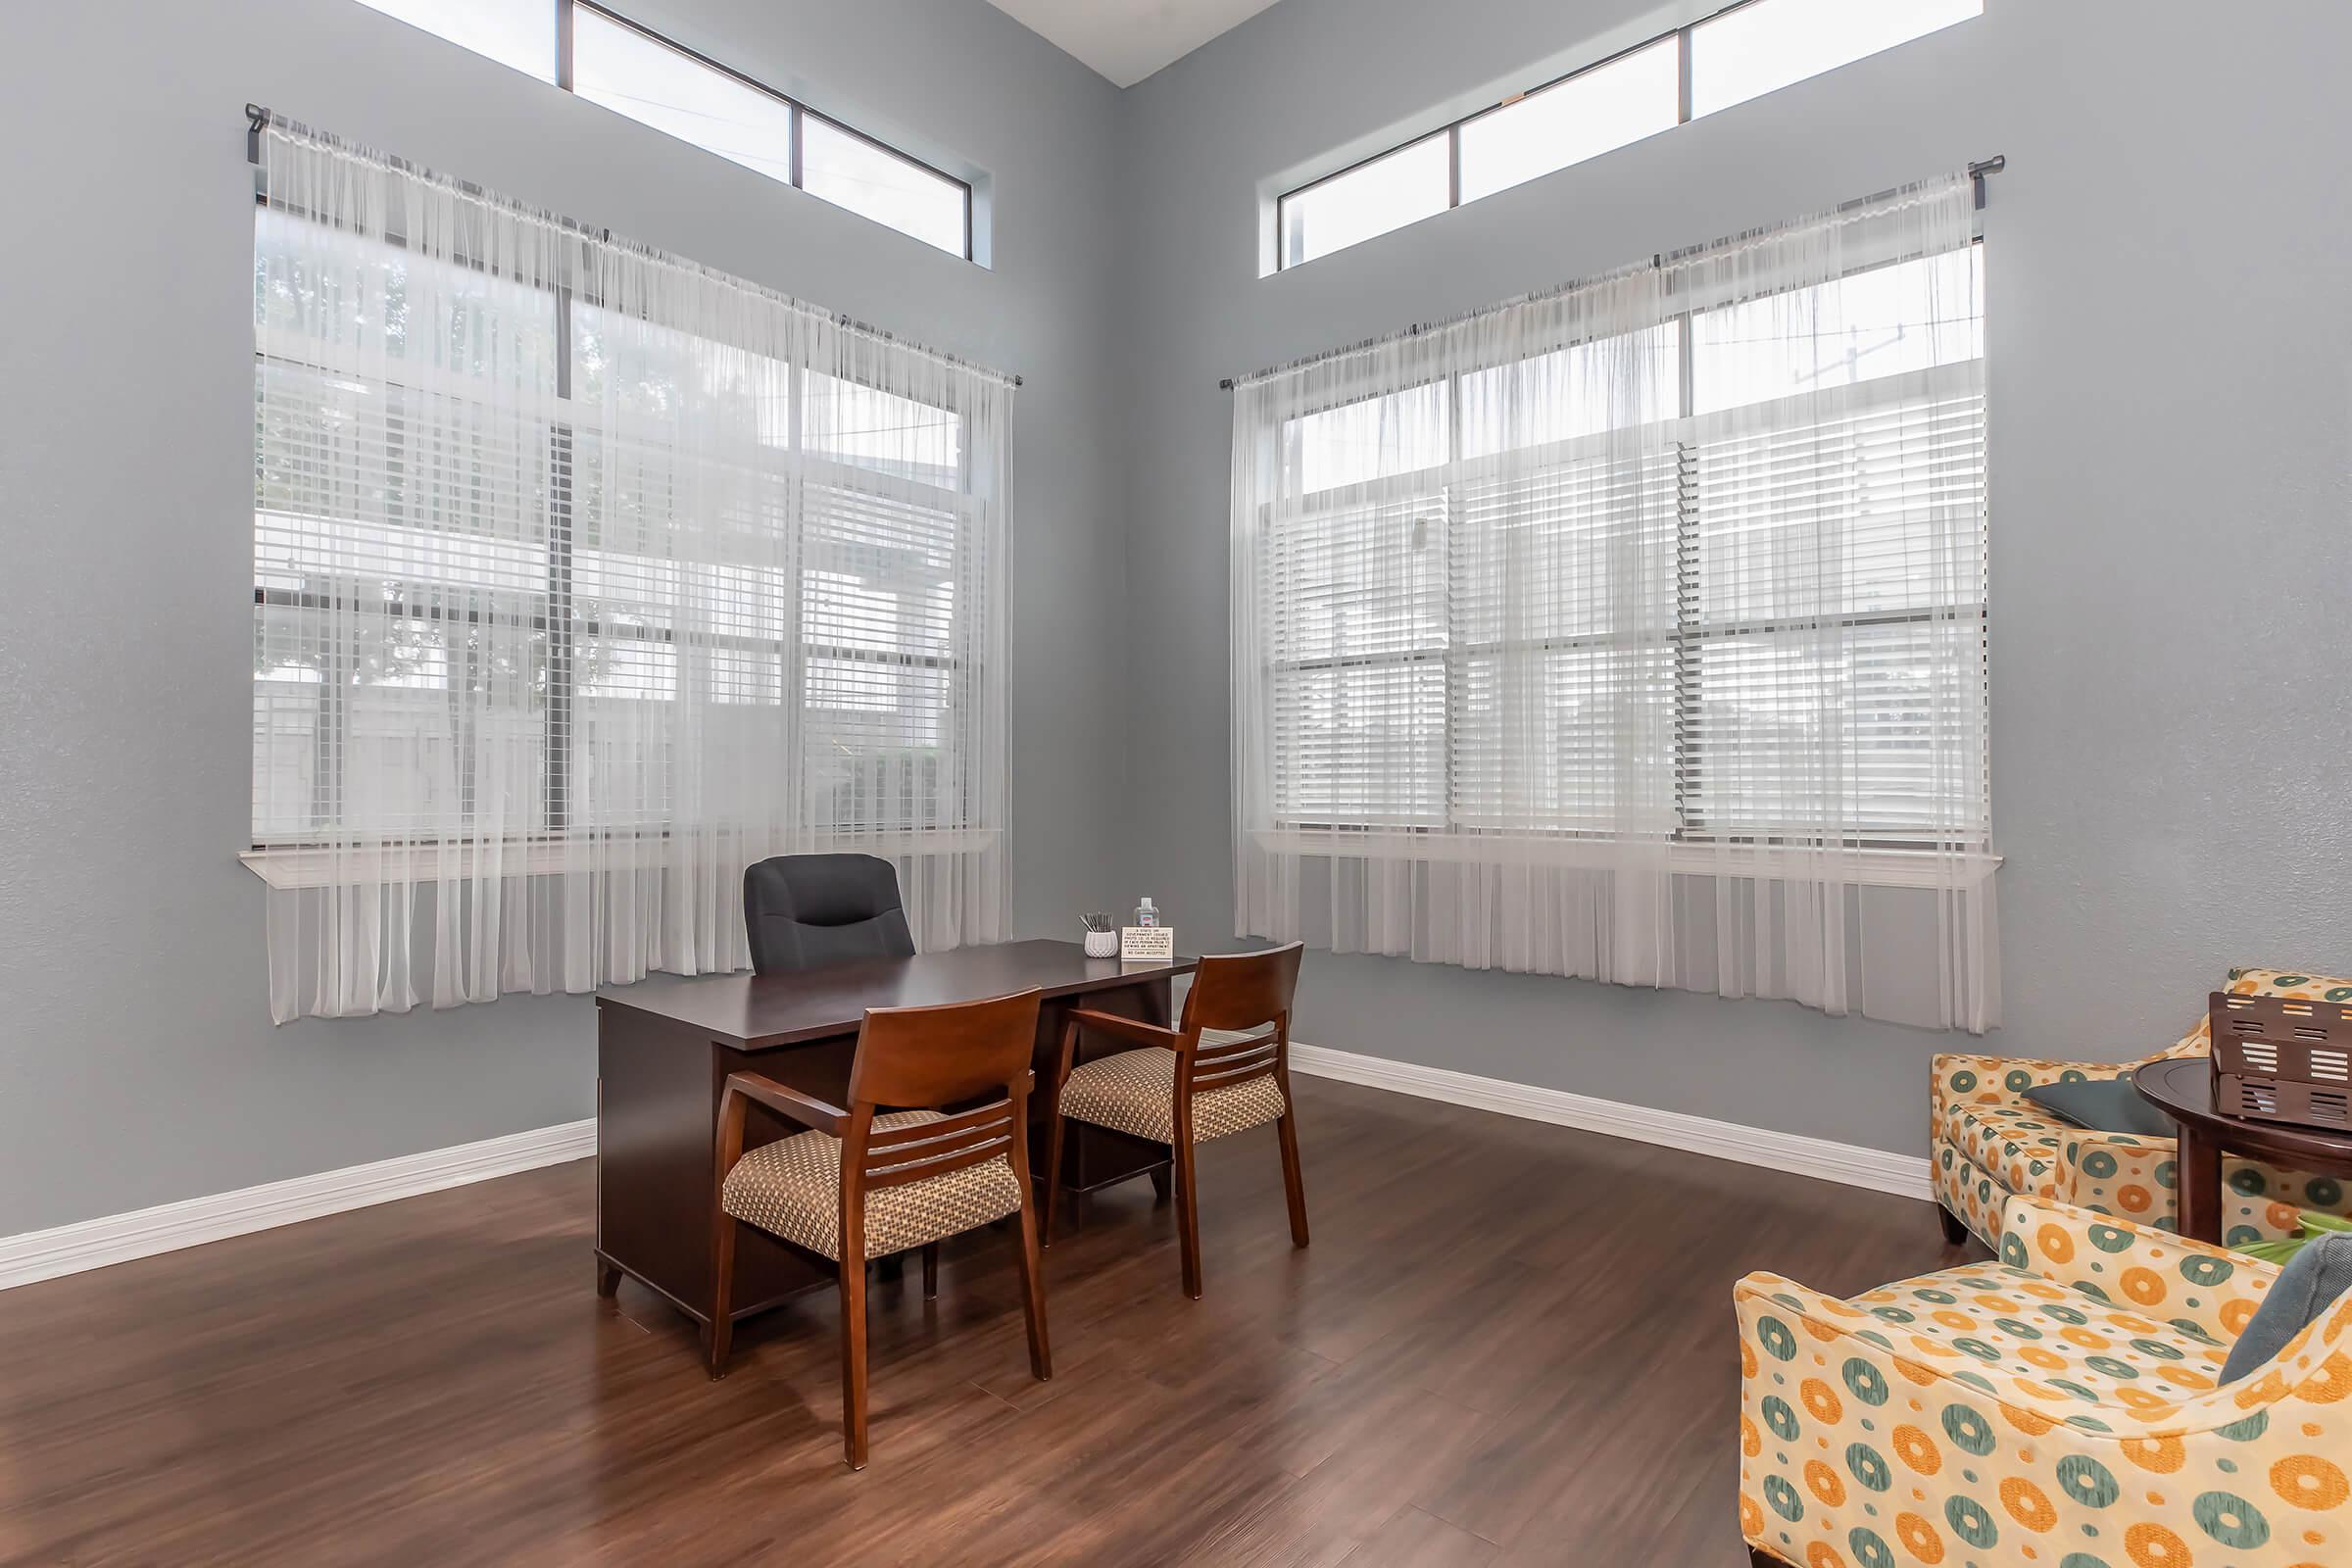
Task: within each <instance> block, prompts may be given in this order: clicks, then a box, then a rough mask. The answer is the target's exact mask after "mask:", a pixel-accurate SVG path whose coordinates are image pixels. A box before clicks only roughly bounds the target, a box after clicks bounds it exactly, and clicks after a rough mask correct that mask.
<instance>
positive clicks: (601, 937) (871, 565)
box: [249, 125, 1011, 1022]
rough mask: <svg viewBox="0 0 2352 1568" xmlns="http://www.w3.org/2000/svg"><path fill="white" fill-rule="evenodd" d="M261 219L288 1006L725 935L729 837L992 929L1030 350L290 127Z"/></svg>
mask: <svg viewBox="0 0 2352 1568" xmlns="http://www.w3.org/2000/svg"><path fill="white" fill-rule="evenodd" d="M262 149H263V157H262V175H261V178H262V187H261V194H262V195H263V197H264V203H263V205H261V206H259V207H257V209H256V228H255V235H256V244H255V255H256V265H255V327H256V337H255V427H256V454H255V485H256V498H255V561H254V583H255V596H254V597H255V617H256V618H255V645H254V688H253V689H254V799H253V810H254V822H253V839H254V845H255V853H254V854H253V855H252V856H251V857H249V860H250V861H251V863H253V864H254V866H255V868H256V869H257V870H258V871H259V872H260V873H261V874H262V875H263V877H264V878H265V880H266V881H268V883H269V884H270V892H269V894H268V898H267V905H268V911H269V946H270V1011H271V1015H272V1017H274V1018H276V1019H277V1020H278V1021H280V1022H283V1021H285V1020H287V1019H289V1018H292V1017H296V1016H299V1015H302V1014H306V1013H308V1014H316V1015H320V1016H344V1015H349V1014H356V1013H368V1012H374V1011H378V1010H393V1011H399V1010H404V1009H406V1008H408V1007H409V1006H411V1005H415V1004H416V1003H417V1002H419V1001H422V1000H424V999H425V998H426V997H428V996H429V997H430V999H431V1001H432V1003H433V1005H436V1006H449V1005H456V1004H459V1003H462V1002H473V1001H486V1000H489V999H491V998H493V997H496V996H497V995H499V994H500V993H501V992H505V991H537V992H548V991H559V990H560V991H575V992H576V991H585V990H589V989H592V988H594V987H596V986H598V985H601V984H606V983H609V982H614V981H626V980H634V979H638V978H640V977H642V976H643V975H645V974H646V973H647V972H649V971H650V970H655V969H665V970H671V971H675V972H679V973H686V974H693V973H700V972H705V971H711V970H725V969H732V968H740V967H743V966H744V965H745V964H746V962H747V961H748V955H747V951H746V946H745V938H744V932H743V920H742V909H741V892H740V886H741V876H742V872H743V868H744V866H745V865H746V864H748V863H750V862H751V861H753V860H756V859H759V858H763V857H765V856H769V855H775V854H784V853H793V852H801V851H815V850H858V851H865V852H868V853H872V854H876V855H881V856H884V857H887V858H891V859H893V860H895V861H896V862H897V864H898V867H899V873H900V878H901V882H902V885H903V888H904V890H905V894H906V900H907V913H908V916H909V920H910V922H911V924H912V926H913V930H914V933H915V938H916V941H917V943H918V944H919V945H920V946H922V947H924V948H926V949H931V948H944V947H953V946H956V945H958V944H962V943H973V942H993V941H998V940H1001V939H1002V937H1003V935H1004V926H1005V869H1004V855H1003V845H1002V828H1003V824H1004V810H1005V699H1004V680H1005V657H1004V650H1005V642H1004V640H1005V558H1006V542H1005V541H1006V504H1007V495H1006V484H1007V478H1008V457H1009V451H1010V413H1011V387H1010V385H1009V383H1008V382H1006V381H1005V379H1004V378H1003V377H1001V376H998V375H996V374H994V373H992V372H988V371H984V370H979V369H975V368H970V367H967V366H963V365H959V364H956V363H955V362H953V361H950V360H947V359H944V358H942V357H940V356H937V355H934V354H930V353H927V352H925V351H922V350H920V349H915V348H911V347H908V346H907V345H904V344H899V343H894V342H892V341H891V340H889V339H888V338H887V337H885V336H883V335H881V334H879V333H877V332H874V331H872V330H870V329H866V328H862V327H858V326H853V325H850V324H847V323H844V322H842V321H840V320H837V319H834V318H832V317H830V316H828V315H826V314H824V313H822V312H819V311H816V310H814V309H812V308H810V307H809V306H806V305H802V304H799V303H796V302H793V301H791V300H787V299H784V298H782V297H780V296H778V295H775V294H772V293H769V292H767V291H765V290H762V289H760V288H758V287H756V286H754V285H751V284H748V283H745V282H742V281H740V280H738V279H734V278H730V277H726V276H722V275H720V274H717V273H714V272H711V271H709V270H704V269H702V268H699V267H696V266H694V265H693V264H691V263H687V262H683V261H680V260H678V259H676V258H674V257H668V256H663V255H661V254H658V253H654V252H650V251H646V250H643V249H640V248H637V247H634V246H630V245H626V244H623V243H619V242H614V241H612V240H610V239H609V238H604V237H599V236H596V235H591V234H588V233H585V232H583V231H581V230H580V229H578V228H576V227H574V226H571V225H569V224H567V223H565V222H564V221H562V220H559V219H556V218H553V217H550V216H548V215H545V214H541V213H536V212H532V211H529V210H526V209H524V208H521V207H518V206H516V205H515V204H512V203H509V202H505V201H502V200H499V199H497V198H494V197H489V196H485V195H483V194H482V193H480V192H478V191H475V190H473V189H471V188H470V187H466V186H463V185H460V184H459V183H457V182H455V181H452V180H449V179H446V178H441V177H438V176H434V175H431V174H427V173H423V172H417V171H414V170H411V169H409V168H407V167H406V166H404V165H401V164H399V163H398V162H397V161H395V160H390V159H386V158H384V157H381V156H379V155H375V154H371V153H368V152H365V151H362V150H358V149H354V148H350V147H347V146H344V145H342V144H339V143H336V142H334V141H332V140H331V139H328V138H324V137H320V136H317V135H314V134H311V133H308V132H304V131H300V130H296V129H293V128H290V127H286V126H283V125H273V126H271V127H270V129H269V130H268V131H267V132H266V134H265V135H264V136H263V139H262Z"/></svg>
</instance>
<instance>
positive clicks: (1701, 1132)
mask: <svg viewBox="0 0 2352 1568" xmlns="http://www.w3.org/2000/svg"><path fill="white" fill-rule="evenodd" d="M1291 1065H1292V1067H1293V1068H1295V1069H1296V1070H1298V1071H1299V1072H1302V1073H1307V1074H1310V1075H1312V1076H1314V1077H1317V1078H1336V1079H1339V1080H1341V1081H1342V1082H1345V1083H1351V1084H1364V1085H1366V1086H1368V1087H1370V1088H1374V1089H1387V1090H1391V1091H1394V1092H1395V1093H1397V1094H1401V1095H1413V1096H1417V1097H1418V1098H1420V1099H1423V1100H1442V1101H1444V1102H1446V1103H1447V1104H1452V1105H1468V1106H1471V1107H1473V1108H1475V1109H1478V1110H1493V1111H1499V1112H1500V1113H1502V1114H1503V1115H1505V1116H1520V1117H1524V1118H1526V1119H1527V1120H1530V1121H1545V1122H1551V1123H1553V1124H1555V1125H1557V1126H1561V1127H1580V1128H1583V1129H1584V1130H1585V1131H1587V1132H1595V1133H1606V1134H1608V1135H1609V1136H1611V1137H1614V1138H1631V1139H1634V1140H1636V1141H1637V1142H1640V1143H1644V1144H1661V1145H1664V1146H1665V1147H1667V1148H1669V1149H1680V1150H1684V1151H1686V1152H1690V1153H1693V1154H1704V1155H1707V1156H1710V1157H1712V1158H1715V1159H1731V1160H1738V1161H1739V1162H1740V1163H1741V1164H1746V1165H1762V1166H1766V1167H1768V1168H1770V1169H1773V1170H1783V1171H1789V1172H1790V1173H1792V1174H1794V1175H1799V1176H1815V1177H1819V1178H1820V1179H1822V1180H1823V1181H1832V1182H1840V1183H1843V1184H1844V1185H1845V1186H1848V1187H1866V1188H1869V1189H1871V1190H1872V1191H1874V1192H1881V1193H1893V1194H1895V1195H1897V1196H1899V1197H1903V1198H1917V1199H1923V1200H1928V1201H1933V1199H1934V1197H1935V1189H1934V1187H1933V1186H1932V1184H1931V1183H1930V1181H1929V1176H1928V1162H1927V1160H1926V1159H1925V1158H1924V1157H1922V1156H1920V1155H1917V1154H1895V1153H1889V1152H1887V1151H1885V1150H1880V1149H1864V1148H1861V1147H1859V1146H1857V1145H1853V1144H1838V1143H1832V1142H1830V1141H1829V1140H1828V1139H1823V1138H1803V1137H1799V1136H1797V1135H1796V1134H1794V1133H1779V1132H1771V1131H1768V1130H1766V1129H1763V1128H1759V1127H1744V1126H1741V1125H1740V1123H1738V1122H1729V1121H1716V1120H1714V1119H1712V1118H1710V1117H1706V1116H1689V1115H1684V1114H1682V1113H1681V1112H1679V1111H1671V1110H1653V1109H1651V1108H1650V1107H1648V1106H1646V1105H1629V1104H1624V1103H1620V1102H1617V1101H1613V1100H1595V1099H1593V1097H1592V1096H1590V1095H1573V1094H1570V1093H1568V1092H1567V1091H1566V1090H1562V1089H1539V1088H1536V1087H1534V1086H1532V1085H1529V1084H1515V1083H1511V1082H1509V1081H1507V1080H1505V1079H1501V1078H1481V1077H1479V1076H1478V1075H1477V1074H1475V1073H1467V1072H1455V1071H1452V1070H1451V1069H1449V1068H1446V1067H1420V1066H1415V1065H1413V1064H1412V1063H1410V1062H1402V1061H1387V1060H1384V1059H1382V1058H1381V1057H1378V1056H1365V1055H1359V1054H1356V1053H1354V1052H1351V1051H1333V1050H1330V1049H1328V1048H1326V1047H1323V1046H1310V1045H1305V1044H1302V1043H1299V1042H1297V1041H1294V1042H1292V1044H1291ZM595 1152H596V1122H595V1120H594V1119H593V1118H591V1119H589V1120H586V1121H573V1122H564V1123H563V1124H562V1125H560V1126H555V1127H541V1128H538V1129H536V1130H534V1131H531V1132H524V1133H510V1134H508V1135H507V1136H506V1137H504V1138H485V1139H483V1140H482V1141H481V1142H480V1143H475V1144H460V1145H458V1146H456V1147H455V1148H452V1149H433V1150H427V1151H425V1152H423V1153H420V1154H403V1155H401V1156H399V1157H398V1158H395V1159H379V1160H377V1161H375V1162H374V1163H372V1164H368V1165H351V1166H347V1167H345V1168H344V1169H342V1170H328V1171H320V1172H319V1173H318V1174H317V1175H315V1176H296V1177H293V1178H291V1179H289V1180H287V1181H282V1182H268V1183H265V1184H264V1185H262V1186H259V1187H246V1188H240V1189H239V1190H237V1191H236V1192H233V1193H215V1194H213V1195H212V1196H211V1197H209V1198H190V1199H185V1200H182V1201H179V1202H176V1203H163V1204H159V1205H157V1206H156V1207H154V1208H141V1209H135V1210H133V1211H132V1212H130V1213H127V1214H109V1215H107V1216H105V1217H104V1218H101V1219H88V1220H81V1221H79V1222H77V1223H75V1224H72V1225H59V1226H56V1227H54V1228H53V1229H50V1230H45V1231H26V1232H25V1233H24V1234H23V1235H21V1236H6V1237H0V1290H8V1289H10V1288H11V1287H14V1286H18V1285H30V1284H32V1283H33V1282H34V1281H36V1280H47V1279H55V1278H57V1277H58V1276H60V1275H63V1274H78V1273H80V1272H82V1271H83V1270H84V1269H93V1268H104V1267H106V1266H107V1265H108V1264H110V1263H124V1262H128V1261H129V1260H130V1259H132V1258H135V1257H152V1256H154V1255H155V1254H156V1253H158V1252H170V1251H175V1250H178V1249H180V1248H183V1247H199V1246H202V1245H203V1244H204V1243H206V1242H218V1241H222V1240H225V1239H226V1238H228V1237H231V1236H243V1235H246V1234H248V1233H249V1232H252V1231H261V1230H269V1229H270V1228H271V1227H272V1226H277V1225H292V1224H295V1223H296V1222H298V1221H301V1220H306V1219H318V1218H319V1217H321V1216H323V1215H327V1214H340V1213H343V1212H345V1211H346V1210H349V1209H354V1208H366V1207H367V1206H368V1205H369V1204H371V1203H388V1202H391V1201H394V1200H395V1199H402V1198H415V1197H417V1196H418V1195H419V1194H423V1193H437V1192H440V1191H441V1190H442V1189H444V1188H448V1187H462V1186H464V1185H466V1183H468V1182H481V1181H488V1180H490V1179H491V1178H493V1177H497V1176H512V1175H514V1174H515V1173H516V1172H518V1171H526V1170H537V1169H538V1168H539V1167H540V1166H542V1165H559V1164H562V1163H563V1162H564V1161H565V1160H571V1159H585V1158H586V1157H588V1156H589V1155H591V1154H593V1153H595Z"/></svg>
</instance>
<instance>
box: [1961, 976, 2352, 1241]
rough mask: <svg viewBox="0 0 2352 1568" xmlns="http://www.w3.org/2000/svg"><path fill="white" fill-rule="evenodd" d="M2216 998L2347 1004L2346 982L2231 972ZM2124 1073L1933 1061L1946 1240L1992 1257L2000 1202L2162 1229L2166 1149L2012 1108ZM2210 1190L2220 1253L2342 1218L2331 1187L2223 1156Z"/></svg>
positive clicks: (2200, 1046) (2045, 1064) (2350, 988)
mask: <svg viewBox="0 0 2352 1568" xmlns="http://www.w3.org/2000/svg"><path fill="white" fill-rule="evenodd" d="M2223 989H2225V990H2228V991H2232V992H2236V993H2238V994H2239V995H2241V996H2254V997H2316V998H2326V999H2327V1000H2328V1001H2344V1000H2352V980H2336V979H2330V978H2327V976H2324V975H2309V974H2297V973H2294V972H2292V971H2290V970H2283V969H2232V970H2230V971H2229V977H2228V979H2227V980H2226V981H2225V982H2224V986H2223ZM2210 1029H2211V1024H2210V1022H2209V1020H2208V1019H2206V1018H2204V1017H2199V1018H2198V1019H2197V1024H2196V1027H2195V1028H2194V1029H2191V1030H2190V1031H2189V1032H2188V1033H2187V1034H2185V1035H2183V1036H2181V1037H2180V1042H2179V1043H2178V1044H2176V1045H2174V1046H2173V1047H2172V1048H2171V1049H2169V1050H2167V1051H2162V1052H2159V1053H2157V1055H2158V1056H2202V1055H2206V1054H2209V1053H2210V1052H2211V1049H2212V1039H2211V1035H2210ZM2146 1059H2149V1060H2154V1059H2156V1058H2155V1057H2149V1058H2146ZM2126 1065H2129V1064H2128V1063H2120V1062H2089V1061H2028V1060H2024V1059H2022V1058H2018V1057H2010V1056H1971V1055H1959V1054H1944V1055H1938V1056H1937V1057H1936V1063H1935V1068H1934V1075H1933V1081H1932V1083H1931V1085H1930V1090H1929V1107H1930V1108H1929V1130H1930V1137H1931V1140H1932V1143H1931V1155H1930V1158H1931V1163H1932V1164H1933V1165H1934V1167H1935V1179H1936V1199H1937V1201H1939V1202H1941V1204H1942V1205H1943V1211H1944V1216H1945V1217H1944V1230H1945V1233H1946V1234H1947V1235H1948V1236H1949V1237H1950V1239H1951V1240H1953V1241H1958V1240H1959V1239H1960V1227H1962V1226H1965V1227H1966V1228H1967V1229H1969V1230H1971V1231H1974V1232H1975V1233H1976V1234H1977V1235H1978V1236H1980V1237H1982V1238H1983V1239H1984V1240H1985V1243H1986V1245H1988V1246H1991V1247H1996V1248H1997V1247H1998V1246H1999V1245H2000V1243H2001V1233H2000V1216H2001V1212H2002V1204H2003V1202H2004V1201H2006V1200H2007V1199H2008V1198H2009V1197H2010V1196H2011V1195H2012V1194H2024V1195H2027V1196H2029V1197H2034V1198H2050V1199H2056V1200H2057V1201H2060V1202H2064V1203H2073V1204H2075V1205H2076V1206H2078V1207H2081V1208H2087V1209H2091V1210H2093V1211H2095V1212H2097V1213H2101V1214H2112V1215H2115V1216H2117V1217H2119V1218H2123V1219H2130V1220H2135V1221H2137V1222H2138V1223H2140V1224H2143V1225H2153V1226H2155V1227H2157V1228H2158V1229H2160V1230H2172V1229H2174V1228H2175V1224H2176V1222H2175V1216H2174V1207H2173V1185H2174V1148H2173V1140H2172V1139H2170V1138H2145V1137H2133V1136H2131V1135H2130V1134H2126V1133H2094V1132H2085V1131H2083V1130H2082V1128H2080V1127H2072V1126H2069V1125H2068V1124H2066V1123H2065V1122H2062V1121H2060V1120H2058V1119H2057V1118H2056V1117H2055V1116H2052V1115H2050V1114H2049V1113H2048V1112H2046V1111H2044V1110H2042V1109H2041V1108H2040V1107H2039V1106H2036V1105H2034V1103H2032V1102H2031V1101H2028V1100H2026V1099H2025V1098H2024V1096H2025V1092H2026V1091H2027V1090H2029V1089H2032V1088H2034V1086H2035V1085H2037V1084H2050V1083H2068V1082H2073V1081H2076V1080H2079V1079H2083V1078H2090V1077H2110V1078H2112V1077H2113V1076H2115V1074H2117V1073H2119V1072H2121V1071H2123V1070H2124V1067H2125V1066H2126ZM2222 1189H2223V1200H2224V1209H2223V1214H2222V1237H2223V1239H2224V1240H2225V1241H2227V1242H2229V1243H2230V1244H2231V1245H2235V1244H2237V1243H2240V1242H2251V1241H2259V1240H2261V1239H2262V1238H2264V1237H2273V1236H2291V1235H2293V1234H2294V1231H2295V1213H2296V1210H2298V1209H2303V1208H2317V1209H2326V1210H2327V1211H2329V1212H2331V1213H2339V1214H2340V1213H2348V1212H2352V1204H2348V1203H2347V1200H2346V1197H2345V1193H2344V1184H2343V1183H2341V1182H2339V1181H2337V1180H2336V1179H2335V1178H2333V1177H2330V1176H2313V1175H2308V1174H2306V1173H2304V1172H2302V1171H2289V1170H2280V1169H2278V1168H2277V1167H2276V1166H2272V1165H2266V1164H2263V1163H2262V1162H2261V1161H2259V1160H2252V1159H2238V1158H2235V1157H2231V1156H2225V1158H2224V1159H2223V1162H2222Z"/></svg>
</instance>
